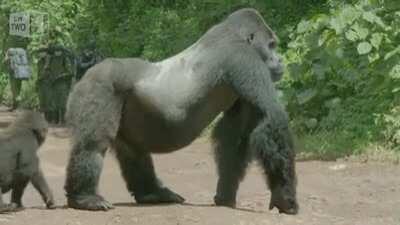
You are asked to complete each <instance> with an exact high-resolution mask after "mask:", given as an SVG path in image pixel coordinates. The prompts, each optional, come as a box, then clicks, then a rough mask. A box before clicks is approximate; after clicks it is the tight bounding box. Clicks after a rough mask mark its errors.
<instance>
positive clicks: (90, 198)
mask: <svg viewBox="0 0 400 225" xmlns="http://www.w3.org/2000/svg"><path fill="white" fill-rule="evenodd" d="M68 207H71V208H74V209H82V210H92V211H99V210H103V211H107V210H110V209H114V206H113V205H112V204H111V203H109V202H107V201H106V200H104V198H103V197H101V196H100V195H86V196H74V197H68Z"/></svg>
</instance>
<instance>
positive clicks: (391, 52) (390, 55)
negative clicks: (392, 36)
mask: <svg viewBox="0 0 400 225" xmlns="http://www.w3.org/2000/svg"><path fill="white" fill-rule="evenodd" d="M396 54H400V45H399V46H398V47H397V48H395V49H394V50H392V51H390V52H388V53H387V54H386V55H385V58H384V60H385V61H386V60H388V59H390V58H392V57H393V56H394V55H396Z"/></svg>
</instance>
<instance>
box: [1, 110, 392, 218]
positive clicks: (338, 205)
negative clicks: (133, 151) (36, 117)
mask: <svg viewBox="0 0 400 225" xmlns="http://www.w3.org/2000/svg"><path fill="white" fill-rule="evenodd" d="M14 116H15V114H14V113H7V112H1V113H0V126H2V127H4V125H5V124H7V123H8V122H9V121H11V120H12V119H13V117H14ZM68 149H69V133H68V131H67V130H66V129H65V128H59V127H53V128H51V129H50V133H49V135H48V139H47V140H46V142H45V144H44V146H43V147H42V149H41V150H40V157H41V160H42V167H43V169H44V171H45V175H46V177H47V179H48V182H49V183H50V186H51V187H52V189H53V191H54V194H55V196H56V201H57V204H58V205H59V207H58V208H57V209H55V210H47V209H45V208H44V207H43V203H42V201H41V199H40V197H39V195H38V193H37V192H36V191H34V190H33V188H32V186H29V187H28V189H27V191H26V192H25V195H24V204H25V206H26V209H25V210H24V211H20V212H16V213H11V214H0V224H10V225H14V224H16V225H23V224H31V225H35V224H40V225H55V224H56V225H63V224H65V225H67V224H69V225H81V224H96V225H97V224H99V225H100V224H142V225H145V224H149V225H170V224H171V225H178V224H180V225H186V224H188V225H191V224H207V225H208V224H216V225H224V224H233V225H278V224H279V225H286V224H297V225H302V224H304V225H336V224H337V225H339V224H340V225H400V167H399V166H394V165H390V164H386V165H385V164H373V163H368V164H359V163H352V162H346V161H338V162H319V161H312V162H298V163H297V173H298V179H299V185H298V200H299V204H300V207H301V210H300V213H299V214H298V215H296V216H288V215H282V214H279V213H278V212H277V211H276V210H273V211H269V210H268V209H267V207H268V202H269V191H268V190H267V188H266V186H265V183H264V181H263V178H262V174H261V173H260V170H259V169H258V168H257V167H256V166H255V165H253V166H252V167H251V168H250V169H249V173H248V175H247V177H246V179H245V180H244V181H243V183H242V185H241V188H240V191H239V194H238V207H237V208H236V209H230V208H225V207H215V206H214V205H213V200H212V199H213V195H214V192H215V187H216V181H217V177H216V173H215V165H214V161H213V158H212V154H211V148H210V144H209V142H208V141H207V139H199V140H197V141H195V142H194V143H193V144H192V145H191V146H189V147H187V148H185V149H183V150H182V151H179V152H176V153H172V154H167V155H155V156H154V159H155V165H156V167H157V171H158V175H159V176H160V178H161V179H162V180H163V181H164V183H165V184H166V185H167V186H168V187H170V188H171V189H172V190H174V191H176V192H177V193H179V194H181V195H182V196H184V197H185V198H186V203H185V204H184V205H161V206H160V205H157V206H142V205H136V204H134V203H133V199H132V198H131V197H130V196H129V194H128V192H127V191H126V188H125V184H124V182H123V180H122V178H121V176H120V173H119V169H118V165H117V164H116V161H115V159H114V157H113V156H112V154H108V155H107V157H106V160H105V165H104V167H105V169H104V171H103V174H102V178H101V183H100V192H101V193H102V194H103V195H104V197H105V198H106V199H107V200H109V201H111V202H112V203H114V204H115V206H116V209H114V210H111V211H109V212H87V211H78V210H73V209H67V208H65V207H64V206H65V197H64V190H63V184H64V177H65V165H66V163H67V158H68ZM8 197H9V194H7V195H6V196H5V199H6V200H8Z"/></svg>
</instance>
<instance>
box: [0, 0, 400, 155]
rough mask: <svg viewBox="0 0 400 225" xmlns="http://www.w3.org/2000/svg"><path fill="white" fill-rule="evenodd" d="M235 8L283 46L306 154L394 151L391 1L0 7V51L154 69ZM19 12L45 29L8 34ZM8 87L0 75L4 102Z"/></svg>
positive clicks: (51, 0) (98, 1) (399, 58)
mask: <svg viewBox="0 0 400 225" xmlns="http://www.w3.org/2000/svg"><path fill="white" fill-rule="evenodd" d="M242 7H253V8H256V9H257V10H258V11H260V13H261V14H262V15H263V16H264V17H265V19H266V21H267V23H268V24H269V25H270V26H271V27H272V28H273V30H275V31H276V33H277V35H278V36H279V38H280V39H281V44H280V50H281V52H282V54H283V55H284V57H285V60H286V63H287V68H288V70H287V74H286V75H285V77H284V79H283V80H282V81H281V82H280V83H279V84H278V86H279V88H280V89H281V90H282V93H283V95H282V101H283V102H284V103H285V104H286V107H287V110H288V111H289V113H290V115H291V118H292V125H293V128H294V129H295V131H296V134H297V136H299V142H300V143H301V144H300V145H301V146H302V147H300V149H302V151H303V152H304V153H306V154H309V155H311V157H318V158H326V159H331V158H336V157H341V156H345V155H349V154H354V153H362V152H363V151H364V149H366V148H367V146H369V145H371V144H378V145H380V146H384V147H385V148H387V149H391V150H392V151H399V150H398V149H399V147H398V146H399V142H400V120H399V119H400V106H399V94H400V85H399V84H400V83H399V82H400V2H399V1H398V0H347V1H341V0H304V1H299V0H285V1H282V0H205V1H204V0H191V1H187V0H2V1H1V0H0V41H1V43H0V45H1V46H0V47H1V52H2V53H4V51H5V49H7V48H8V47H11V46H20V47H26V48H28V49H29V50H30V52H32V51H33V50H35V49H37V48H39V47H40V46H42V45H44V44H46V43H48V42H57V43H60V44H62V45H64V46H67V47H68V48H70V49H73V50H74V51H75V52H77V51H78V50H79V49H80V48H82V47H84V46H85V45H86V44H87V43H88V42H89V40H91V39H95V40H96V43H97V46H98V47H99V49H100V52H101V53H102V54H103V55H105V56H113V57H142V58H146V59H149V60H154V61H155V60H161V59H163V58H166V57H168V56H171V55H173V54H175V53H177V52H180V51H182V50H183V49H184V48H186V47H188V46H189V45H190V44H192V43H193V42H194V41H195V40H197V39H198V38H199V37H200V36H201V35H202V34H203V33H204V32H205V31H206V30H207V29H209V28H210V26H212V25H213V24H215V23H217V22H218V21H220V20H221V19H222V18H224V17H225V16H226V15H228V14H229V13H231V12H232V11H234V10H236V9H238V8H242ZM25 10H36V11H40V12H45V13H48V15H49V21H50V24H49V28H50V29H49V31H48V32H47V33H45V34H44V35H39V34H36V35H33V37H32V38H29V39H22V38H17V37H13V36H9V35H8V15H9V13H10V12H18V11H25ZM2 56H3V54H2V55H1V56H0V60H1V59H2ZM31 57H32V59H33V63H34V64H35V55H34V54H32V55H31ZM34 81H35V79H33V80H31V81H29V83H28V84H27V85H24V89H23V93H22V95H21V101H22V104H23V105H25V106H26V107H37V104H38V101H37V95H36V93H35V88H34ZM7 84H8V81H7V75H5V74H4V73H2V74H1V75H0V98H1V100H2V102H3V103H8V102H9V98H10V97H9V96H10V95H9V91H8V87H7Z"/></svg>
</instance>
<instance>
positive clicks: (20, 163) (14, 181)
mask: <svg viewBox="0 0 400 225" xmlns="http://www.w3.org/2000/svg"><path fill="white" fill-rule="evenodd" d="M47 127H48V124H47V122H46V120H45V119H44V117H43V115H41V114H40V113H38V112H32V111H26V112H24V113H23V114H22V115H21V116H19V117H18V118H17V120H16V121H15V122H14V123H12V124H11V125H10V126H9V127H8V128H7V129H6V130H4V131H2V132H1V133H0V213H4V212H8V211H14V210H17V209H20V208H22V207H23V205H22V201H21V200H22V195H23V194H24V190H25V188H26V186H27V185H28V184H29V182H32V184H33V186H34V187H35V188H36V190H37V191H38V192H39V193H40V195H41V196H42V198H43V201H44V202H45V203H46V205H47V208H55V204H54V198H53V194H52V192H51V190H50V188H49V186H48V185H47V182H46V180H45V178H44V176H43V172H42V170H41V168H40V165H39V158H38V157H37V150H38V148H39V147H40V146H41V145H42V143H43V142H44V140H45V137H46V134H47ZM10 190H12V193H11V203H10V204H4V202H3V199H2V194H3V193H6V192H8V191H10Z"/></svg>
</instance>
